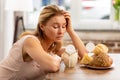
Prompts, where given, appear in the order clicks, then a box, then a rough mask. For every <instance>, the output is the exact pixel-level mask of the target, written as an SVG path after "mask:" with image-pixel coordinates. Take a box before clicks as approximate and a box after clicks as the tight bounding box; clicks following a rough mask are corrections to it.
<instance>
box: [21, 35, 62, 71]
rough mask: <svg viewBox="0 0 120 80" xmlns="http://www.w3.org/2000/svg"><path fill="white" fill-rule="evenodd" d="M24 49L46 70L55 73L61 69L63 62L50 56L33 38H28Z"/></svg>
mask: <svg viewBox="0 0 120 80" xmlns="http://www.w3.org/2000/svg"><path fill="white" fill-rule="evenodd" d="M23 49H24V51H25V52H26V53H27V54H28V55H29V56H30V57H31V58H32V59H33V60H35V61H36V62H37V63H38V64H40V65H41V66H42V67H43V68H44V69H45V70H47V71H50V72H55V71H57V70H58V69H59V65H60V61H61V60H60V59H59V58H58V57H55V56H51V55H50V54H48V53H47V52H45V51H44V49H43V48H42V45H41V44H40V42H39V41H38V40H35V39H34V38H31V37H29V38H27V39H26V40H25V42H24V46H23Z"/></svg>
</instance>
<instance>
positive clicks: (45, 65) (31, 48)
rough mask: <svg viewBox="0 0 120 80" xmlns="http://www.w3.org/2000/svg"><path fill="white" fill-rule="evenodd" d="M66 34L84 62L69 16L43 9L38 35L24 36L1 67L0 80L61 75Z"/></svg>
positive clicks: (52, 8)
mask: <svg viewBox="0 0 120 80" xmlns="http://www.w3.org/2000/svg"><path fill="white" fill-rule="evenodd" d="M65 32H68V34H69V35H70V37H71V39H72V41H73V44H74V46H75V47H76V49H77V50H78V53H79V56H80V57H81V58H82V57H83V55H84V53H87V51H86V48H85V47H84V44H83V43H82V41H81V40H80V38H79V37H78V35H77V34H76V33H75V31H74V30H73V28H72V25H71V18H70V14H69V13H68V12H66V11H64V10H61V9H60V8H59V7H58V6H56V5H48V6H46V7H44V8H43V10H42V11H41V13H40V16H39V21H38V24H37V29H36V31H35V32H25V33H23V34H22V35H21V36H20V39H19V40H18V41H17V42H16V43H15V44H14V45H13V47H12V48H11V50H10V53H9V55H8V57H7V58H6V59H4V60H3V61H2V62H1V63H0V80H37V79H39V78H41V76H43V75H44V74H46V73H48V72H56V71H58V70H59V65H60V62H61V58H60V57H59V56H60V55H61V54H62V52H63V51H64V49H62V48H61V46H62V45H61V43H62V38H63V36H64V33H65ZM58 55H59V56H58Z"/></svg>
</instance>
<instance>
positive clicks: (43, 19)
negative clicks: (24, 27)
mask: <svg viewBox="0 0 120 80" xmlns="http://www.w3.org/2000/svg"><path fill="white" fill-rule="evenodd" d="M59 15H63V10H62V9H60V8H59V7H58V6H56V5H48V6H45V7H44V8H43V9H42V11H41V13H40V15H39V18H38V24H37V29H36V30H35V31H34V32H30V31H27V32H24V33H22V34H21V35H20V37H19V38H21V37H23V36H25V35H35V36H37V37H38V38H39V40H44V39H45V34H44V33H43V31H42V30H41V28H40V25H41V24H42V25H46V23H47V22H48V21H49V20H50V19H51V18H52V17H54V16H59ZM41 42H42V41H41ZM61 46H62V42H54V43H53V44H52V45H51V46H50V48H49V51H53V52H54V53H56V52H57V51H58V50H59V49H60V48H61Z"/></svg>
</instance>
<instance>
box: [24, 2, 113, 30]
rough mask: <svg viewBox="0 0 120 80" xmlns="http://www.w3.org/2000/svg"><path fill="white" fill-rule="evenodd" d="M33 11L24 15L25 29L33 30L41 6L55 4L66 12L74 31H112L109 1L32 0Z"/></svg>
mask: <svg viewBox="0 0 120 80" xmlns="http://www.w3.org/2000/svg"><path fill="white" fill-rule="evenodd" d="M33 3H34V11H33V12H30V13H28V14H27V15H26V19H27V20H26V21H27V22H26V24H27V25H26V28H34V27H36V24H37V19H38V16H39V14H40V11H41V10H40V9H41V8H42V6H45V5H48V4H57V5H59V6H61V7H63V8H64V9H66V10H68V11H69V12H70V13H71V16H72V23H73V27H74V28H75V29H89V30H90V29H113V27H112V6H111V0H77V2H76V1H75V0H33Z"/></svg>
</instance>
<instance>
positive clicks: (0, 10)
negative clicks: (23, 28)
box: [0, 1, 4, 60]
mask: <svg viewBox="0 0 120 80" xmlns="http://www.w3.org/2000/svg"><path fill="white" fill-rule="evenodd" d="M2 26H3V2H2V1H0V60H1V59H2V58H3V56H4V54H3V53H4V50H3V49H4V44H3V43H4V36H3V32H4V31H3V27H2Z"/></svg>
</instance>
